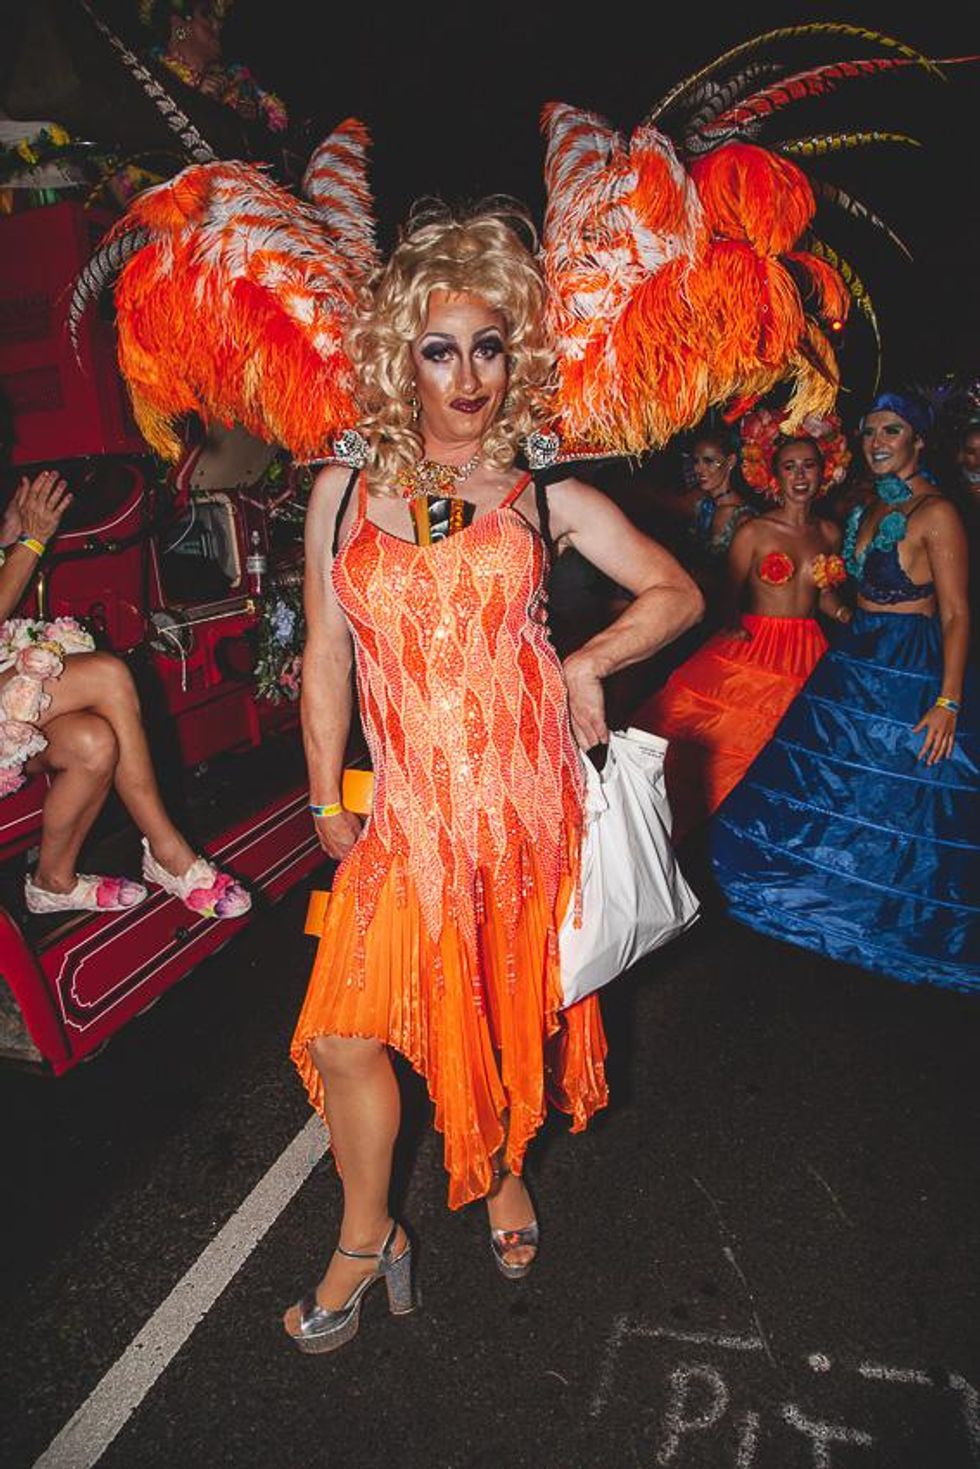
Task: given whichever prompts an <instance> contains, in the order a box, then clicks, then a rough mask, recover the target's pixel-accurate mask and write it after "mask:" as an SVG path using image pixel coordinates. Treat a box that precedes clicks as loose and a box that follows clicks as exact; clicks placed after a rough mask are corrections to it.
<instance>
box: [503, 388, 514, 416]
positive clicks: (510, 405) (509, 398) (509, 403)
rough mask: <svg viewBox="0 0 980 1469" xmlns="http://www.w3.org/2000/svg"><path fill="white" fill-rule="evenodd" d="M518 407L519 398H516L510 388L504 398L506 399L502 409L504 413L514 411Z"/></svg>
mask: <svg viewBox="0 0 980 1469" xmlns="http://www.w3.org/2000/svg"><path fill="white" fill-rule="evenodd" d="M516 407H517V399H516V397H515V395H514V394H513V393H512V392H510V391H509V390H508V392H507V395H506V397H505V398H504V401H503V404H502V406H501V410H500V411H501V412H502V413H513V411H514V409H515V408H516Z"/></svg>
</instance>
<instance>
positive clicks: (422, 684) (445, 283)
mask: <svg viewBox="0 0 980 1469" xmlns="http://www.w3.org/2000/svg"><path fill="white" fill-rule="evenodd" d="M544 300H545V297H544V287H543V282H542V280H541V277H540V273H539V269H538V267H537V265H536V263H535V261H534V259H533V257H532V255H531V254H530V252H529V251H528V249H527V248H526V247H525V245H524V244H522V242H521V240H520V238H519V237H518V235H517V234H516V233H515V231H514V229H512V228H511V226H510V224H509V223H508V221H507V219H506V218H504V217H502V216H500V215H497V214H493V213H487V214H482V215H477V216H475V217H472V218H469V219H466V218H464V219H455V218H453V217H452V216H450V215H448V214H447V215H446V216H445V217H443V218H439V219H436V220H435V221H433V222H431V223H423V224H422V225H421V226H419V227H416V228H414V229H410V231H409V233H408V234H407V235H406V237H405V238H404V239H403V241H402V242H401V244H400V245H399V246H398V248H397V249H396V250H395V251H394V253H393V255H392V257H391V259H390V261H389V263H388V265H387V266H386V268H385V271H384V273H383V274H382V276H381V279H380V282H379V284H378V286H377V287H376V290H375V293H374V298H373V301H372V303H371V304H370V305H369V306H367V307H366V308H365V309H364V310H363V312H362V315H361V316H360V319H359V320H358V321H357V322H356V323H355V326H354V329H353V332H352V335H351V343H352V356H353V358H354V361H355V364H356V366H357V368H358V371H359V374H360V378H361V383H362V389H361V391H362V394H363V402H364V403H365V405H366V407H367V409H368V412H367V414H366V416H365V418H364V419H363V420H362V431H363V433H364V435H365V439H366V448H367V459H366V464H365V469H364V472H363V473H358V472H357V471H355V472H354V474H351V473H350V472H349V471H348V470H346V469H343V468H339V467H338V468H332V469H328V470H326V471H324V472H323V474H322V475H321V476H320V478H319V480H318V482H317V485H316V487H315V489H314V493H313V500H312V502H311V507H310V512H309V520H308V528H307V591H306V599H307V625H308V627H309V630H310V631H309V641H308V644H307V648H306V651H305V654H304V665H303V667H304V674H303V696H302V698H303V705H302V708H303V729H304V738H305V743H306V751H307V761H308V765H309V771H310V790H311V798H312V801H313V803H314V806H313V809H314V814H315V816H316V819H317V827H318V831H319V834H320V840H321V843H322V845H323V847H324V849H325V851H327V852H328V853H329V855H331V856H333V857H336V858H341V859H342V861H341V866H340V868H339V870H338V872H337V875H336V878H335V880H334V887H333V895H332V897H331V900H330V905H329V908H328V910H327V917H326V924H325V927H324V931H323V937H322V939H321V943H320V948H319V952H318V955H317V960H316V964H315V966H314V970H313V975H312V978H311V981H310V986H309V990H308V992H307V996H306V1001H305V1004H304V1006H303V1010H302V1014H301V1015H300V1019H299V1023H298V1026H297V1029H296V1034H295V1037H294V1040H293V1058H294V1060H295V1062H296V1064H297V1066H298V1067H299V1069H300V1072H301V1075H302V1077H303V1079H304V1081H305V1083H306V1086H307V1088H308V1090H309V1093H310V1097H311V1100H312V1101H313V1103H314V1104H315V1105H316V1106H317V1107H318V1108H319V1109H321V1110H322V1111H323V1112H324V1114H325V1116H326V1118H327V1120H328V1122H329V1125H330V1132H331V1139H332V1144H333V1148H334V1151H335V1153H336V1156H337V1161H338V1164H339V1167H340V1170H341V1173H342V1177H343V1182H344V1201H345V1202H344V1217H343V1222H342V1225H341V1234H340V1248H339V1249H338V1251H337V1252H336V1253H335V1255H334V1256H333V1259H332V1261H331V1262H330V1265H329V1267H328V1269H327V1273H326V1275H325V1276H324V1278H323V1280H322V1281H321V1282H320V1284H319V1286H318V1288H317V1290H316V1291H315V1292H311V1293H310V1294H309V1295H308V1296H307V1297H305V1298H304V1300H303V1301H302V1302H300V1304H299V1306H298V1307H296V1308H294V1309H293V1310H292V1311H291V1312H289V1313H288V1315H287V1318H286V1323H285V1324H286V1329H287V1331H288V1332H289V1334H290V1335H291V1336H292V1337H293V1339H294V1340H295V1342H296V1344H297V1346H299V1347H300V1348H301V1349H303V1350H307V1351H324V1350H330V1349H331V1348H332V1347H334V1346H340V1345H341V1344H342V1343H343V1342H344V1341H346V1340H347V1338H348V1337H349V1336H350V1335H352V1334H353V1330H354V1329H356V1325H357V1319H356V1306H357V1303H358V1301H359V1299H360V1293H361V1292H362V1290H363V1289H364V1288H365V1285H366V1283H367V1282H368V1281H370V1280H371V1279H374V1278H377V1274H378V1270H379V1262H380V1263H383V1264H384V1266H385V1268H386V1269H389V1270H390V1271H394V1272H395V1274H394V1277H391V1278H393V1279H395V1280H398V1279H400V1278H401V1276H400V1275H399V1271H401V1275H405V1276H407V1271H408V1244H407V1241H406V1237H405V1234H404V1232H403V1230H402V1229H401V1227H400V1226H399V1227H396V1226H394V1225H392V1223H391V1220H390V1217H389V1214H388V1195H389V1189H390V1174H391V1158H392V1149H393V1147H394V1143H395V1138H396V1135H397V1132H398V1127H399V1097H398V1087H397V1084H396V1081H395V1078H394V1074H393V1072H392V1068H391V1061H390V1057H389V1052H388V1048H389V1047H391V1048H394V1049H396V1050H398V1051H401V1052H402V1054H403V1055H405V1056H406V1057H407V1058H408V1059H409V1060H410V1061H411V1063H412V1065H413V1066H414V1067H415V1068H416V1069H417V1070H418V1071H419V1072H420V1073H421V1074H422V1075H423V1076H424V1077H425V1078H426V1082H427V1085H428V1089H429V1093H430V1096H431V1097H432V1099H433V1102H434V1104H435V1122H436V1126H437V1127H438V1128H439V1129H440V1131H442V1132H443V1133H444V1136H445V1161H446V1166H447V1169H448V1172H449V1202H450V1204H451V1205H453V1206H454V1207H459V1206H460V1205H462V1204H465V1203H468V1202H470V1201H472V1200H476V1199H482V1198H487V1199H488V1206H489V1215H490V1226H491V1234H490V1241H491V1244H492V1246H493V1250H494V1256H495V1258H496V1260H497V1263H498V1266H499V1267H500V1269H501V1271H502V1273H503V1274H504V1275H505V1276H507V1277H509V1278H512V1277H515V1276H518V1275H522V1274H524V1273H526V1271H527V1269H528V1267H529V1265H530V1263H531V1260H532V1259H533V1257H534V1254H535V1251H536V1248H537V1240H538V1235H537V1224H536V1220H535V1217H534V1210H533V1207H532V1204H531V1201H530V1198H529V1196H528V1193H527V1190H526V1188H525V1186H524V1183H523V1181H522V1179H521V1177H520V1175H521V1172H522V1168H523V1161H524V1153H525V1149H526V1148H527V1145H528V1142H529V1141H530V1139H531V1138H532V1137H533V1135H534V1134H535V1132H536V1131H537V1129H538V1128H539V1127H540V1125H541V1123H542V1121H543V1118H544V1113H545V1106H546V1100H547V1097H548V1095H549V1094H550V1096H551V1098H552V1099H553V1100H554V1101H555V1102H556V1103H557V1104H558V1105H559V1106H560V1107H562V1108H563V1109H564V1110H566V1111H568V1112H569V1113H570V1114H571V1115H572V1118H573V1128H574V1130H576V1131H577V1130H579V1129H581V1128H583V1127H584V1126H585V1124H586V1122H587V1121H588V1119H589V1117H590V1116H591V1114H592V1113H593V1112H594V1111H595V1110H596V1108H598V1107H601V1106H602V1105H603V1104H604V1102H605V1100H606V1084H605V1078H604V1072H603V1058H604V1054H605V1041H604V1038H603V1031H602V1024H601V1020H600V1016H599V1007H598V1000H597V998H596V996H594V995H592V996H590V997H588V998H587V999H585V1000H582V1001H579V1002H578V1003H576V1004H574V1005H572V1006H570V1007H569V1008H568V1009H567V1010H564V1011H563V1010H562V1009H561V1003H562V1001H561V987H560V982H559V969H558V949H557V931H558V928H559V926H560V924H561V921H562V917H563V914H564V912H565V909H566V906H567V904H568V903H569V901H570V898H571V895H572V892H573V888H574V885H575V875H576V872H577V867H578V849H579V840H580V833H581V827H582V815H581V802H582V789H581V779H582V777H581V769H580V764H579V757H578V755H577V752H576V749H575V745H576V741H577V743H578V745H579V746H580V747H582V748H583V749H587V748H589V747H590V746H593V745H596V744H598V743H601V742H602V741H604V740H605V739H606V737H607V731H606V727H605V718H604V713H603V696H602V679H603V678H604V677H605V676H606V675H608V674H609V673H611V672H613V671H614V670H616V669H619V668H622V667H624V666H625V665H626V664H628V663H631V662H634V661H637V660H639V659H641V658H644V657H646V656H648V654H649V653H650V652H652V651H653V650H655V649H657V648H660V647H662V646H663V645H664V644H665V643H666V642H668V641H669V640H670V639H671V638H674V637H676V636H677V635H678V634H679V633H681V632H683V631H684V630H685V629H686V628H688V627H690V626H691V625H692V624H693V623H694V622H695V621H696V619H697V617H698V616H699V615H700V612H701V598H700V595H699V593H698V592H697V589H696V587H695V585H694V583H693V582H692V581H691V580H690V578H689V577H688V576H687V574H686V573H685V572H684V571H683V570H682V568H681V567H680V566H679V565H678V564H677V562H675V561H674V559H673V558H672V557H671V556H670V555H669V554H668V553H667V552H666V551H664V550H663V549H662V548H661V547H659V546H658V545H657V544H656V543H655V542H653V541H650V540H649V539H647V538H646V537H645V536H643V535H641V534H640V532H639V531H637V530H636V529H635V528H634V527H633V526H632V525H631V524H630V522H629V521H628V520H627V519H626V517H625V516H624V515H623V514H622V513H621V512H620V511H619V510H618V509H617V508H616V507H615V506H614V505H613V504H612V502H611V501H608V500H607V499H606V498H605V497H604V496H602V495H600V494H599V493H598V492H597V491H595V490H593V489H591V488H590V487H589V486H588V485H585V484H583V483H581V482H579V481H577V480H575V479H572V478H566V479H563V480H560V481H559V482H555V483H552V485H551V486H550V487H549V489H548V490H547V491H543V490H539V491H538V492H537V493H536V492H535V485H534V481H533V480H532V477H531V475H530V474H528V473H523V474H522V473H520V472H519V471H518V470H517V469H516V468H515V467H514V458H515V455H516V452H517V446H518V442H519V440H520V439H522V438H523V437H524V436H525V434H526V432H527V430H528V429H530V428H531V426H532V424H533V405H534V401H535V396H536V394H537V392H538V391H539V390H540V388H541V387H543V385H544V383H545V381H546V379H547V375H548V373H549V371H550V366H551V353H550V351H549V349H548V346H547V340H546V337H545V336H544V334H543V321H542V315H543V307H544ZM428 496H434V497H436V499H439V498H441V497H446V496H449V497H451V498H452V499H454V500H456V502H457V503H458V505H459V506H460V510H461V513H463V514H465V515H470V514H471V515H472V519H470V520H469V522H468V523H467V524H464V525H463V526H462V528H461V529H459V530H458V531H457V532H455V533H453V532H451V533H449V534H448V535H446V536H445V537H444V538H443V539H441V540H438V541H436V540H434V538H433V541H432V543H431V544H425V541H426V538H427V537H426V536H422V535H419V534H418V533H417V531H418V525H419V517H420V514H421V515H422V517H423V518H424V516H425V513H426V512H425V510H424V506H425V503H426V499H427V497H428ZM546 522H547V524H546ZM413 525H414V526H415V528H416V531H415V533H413ZM546 536H547V537H548V539H550V540H551V541H552V542H553V543H554V544H555V545H557V546H558V547H559V548H561V547H564V546H566V545H568V546H572V547H574V548H575V549H576V550H578V551H579V552H580V553H581V554H582V555H583V556H585V557H586V558H587V559H588V560H589V561H591V562H592V563H593V564H594V565H596V566H597V567H599V569H600V570H601V571H602V572H604V573H605V574H606V575H608V576H610V577H611V578H612V579H613V580H615V581H616V582H617V583H619V584H620V585H623V586H625V587H627V588H628V589H629V590H630V591H631V592H632V593H633V594H634V598H635V600H634V601H633V602H632V603H631V604H630V606H629V607H628V608H627V610H626V611H625V612H624V613H623V614H622V615H621V616H620V617H619V619H618V620H617V621H616V622H615V623H613V625H612V626H611V627H609V628H607V629H606V630H604V631H603V632H600V633H599V634H597V635H596V636H595V637H594V638H592V639H591V640H590V641H589V642H588V643H586V644H585V645H584V647H582V648H580V649H578V650H577V651H576V652H575V653H573V654H571V655H570V656H569V657H568V658H567V659H566V660H565V663H564V666H562V665H561V664H560V663H559V661H558V657H557V655H556V654H555V652H554V650H553V649H552V647H551V645H550V643H549V641H548V638H547V634H546V631H545V625H544V612H543V606H542V598H543V588H544V576H545V570H546V563H547V552H546V540H545V537H546ZM331 547H335V548H336V549H335V552H333V553H332V551H331ZM352 661H356V667H357V685H358V701H359V707H360V713H361V717H362V720H363V723H364V728H365V733H366V736H367V740H368V745H369V748H370V751H371V756H372V765H373V769H374V775H375V794H374V803H373V807H372V811H371V817H370V820H369V822H368V824H367V825H366V826H365V827H364V828H363V830H362V829H361V824H360V821H359V819H358V818H357V817H356V816H354V815H353V814H352V813H350V812H349V811H345V810H343V809H342V807H341V805H340V782H341V776H342V770H343V757H344V750H345V747H346V744H347V737H348V726H349V721H350V714H351V697H350V682H349V674H350V669H351V664H352ZM399 1261H401V1262H403V1263H402V1265H401V1266H399V1265H398V1263H397V1262H399ZM392 1289H394V1290H395V1294H394V1295H393V1296H392V1305H393V1309H401V1308H403V1307H407V1304H408V1297H407V1296H406V1295H405V1294H404V1292H403V1291H402V1286H397V1288H396V1287H392ZM405 1289H407V1287H405ZM400 1291H402V1294H399V1292H400ZM399 1303H400V1304H399Z"/></svg>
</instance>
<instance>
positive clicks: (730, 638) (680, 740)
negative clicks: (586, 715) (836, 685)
mask: <svg viewBox="0 0 980 1469" xmlns="http://www.w3.org/2000/svg"><path fill="white" fill-rule="evenodd" d="M742 629H743V632H746V633H748V634H749V636H748V638H745V637H739V636H738V635H733V634H731V633H729V632H721V633H716V634H715V636H714V637H712V638H709V639H708V641H707V642H706V643H705V644H704V646H703V647H701V648H699V649H698V650H697V652H696V653H693V654H692V655H691V657H690V658H688V659H687V661H686V662H684V663H682V664H681V666H680V667H679V668H677V669H675V670H674V672H673V673H672V674H671V676H670V678H669V679H668V680H667V682H666V684H665V685H664V687H663V688H662V689H661V690H660V691H659V692H658V693H656V694H654V696H653V698H652V699H649V700H647V702H646V703H645V704H644V705H643V706H642V707H641V708H640V709H639V710H637V712H636V714H635V715H634V716H633V720H632V723H633V724H635V725H637V726H638V727H639V728H640V729H647V730H650V731H651V732H652V733H654V734H658V735H662V736H663V738H664V739H666V740H668V741H669V742H670V743H669V747H668V750H667V755H666V758H665V761H664V778H665V780H666V783H667V796H668V799H669V801H670V808H671V812H672V814H673V836H674V840H675V842H679V841H681V840H682V838H683V837H684V836H685V835H686V834H687V833H688V832H689V831H691V830H692V829H693V828H694V827H695V826H697V825H699V824H700V823H701V822H703V821H705V820H706V819H707V818H708V817H709V816H710V815H711V813H712V812H713V811H715V810H716V809H717V808H718V807H719V806H720V805H721V803H722V801H723V800H724V799H725V797H726V796H727V795H728V793H729V791H731V790H732V789H733V788H734V787H735V786H736V785H737V784H738V782H739V781H740V780H741V779H742V777H743V776H744V774H745V772H746V771H747V770H748V768H749V766H750V765H751V764H752V761H753V760H754V759H755V757H756V756H757V755H758V753H759V751H760V750H761V749H762V748H763V746H764V745H766V744H768V743H769V741H770V740H771V739H772V737H773V735H774V734H775V732H776V726H777V725H778V724H779V721H780V720H781V719H782V717H783V715H784V714H785V713H786V710H787V709H788V708H789V706H790V704H791V703H792V702H793V700H794V699H795V698H796V696H797V694H798V693H799V692H800V689H801V688H802V687H803V685H804V684H805V683H806V681H807V679H808V678H809V677H810V674H811V673H812V672H813V670H814V668H815V667H816V665H817V663H818V662H819V660H820V659H821V658H822V657H823V655H824V653H825V652H826V651H827V647H828V644H827V639H826V638H825V637H824V635H823V632H822V631H821V629H820V625H819V623H818V622H817V621H816V619H815V618H812V617H764V616H761V615H760V614H756V613H746V614H745V615H744V616H743V617H742Z"/></svg>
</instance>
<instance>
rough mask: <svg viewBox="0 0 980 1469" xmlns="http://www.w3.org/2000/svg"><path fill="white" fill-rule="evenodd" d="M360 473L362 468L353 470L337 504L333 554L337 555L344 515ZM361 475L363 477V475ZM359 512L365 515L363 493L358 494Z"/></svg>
mask: <svg viewBox="0 0 980 1469" xmlns="http://www.w3.org/2000/svg"><path fill="white" fill-rule="evenodd" d="M359 474H360V470H358V469H355V470H353V471H352V472H351V477H350V479H349V480H348V481H347V483H346V485H345V486H344V493H343V494H342V495H341V497H340V504H339V505H338V506H337V514H336V515H335V516H334V522H333V544H332V546H331V548H330V554H331V556H336V554H337V549H338V547H339V546H340V527H341V524H342V522H343V519H344V515H345V513H346V511H347V506H348V505H349V504H350V497H351V495H352V493H353V490H354V486H355V484H356V483H357V477H358V475H359ZM361 477H362V478H363V476H361ZM358 514H359V515H360V516H361V517H363V515H364V496H363V494H360V495H358Z"/></svg>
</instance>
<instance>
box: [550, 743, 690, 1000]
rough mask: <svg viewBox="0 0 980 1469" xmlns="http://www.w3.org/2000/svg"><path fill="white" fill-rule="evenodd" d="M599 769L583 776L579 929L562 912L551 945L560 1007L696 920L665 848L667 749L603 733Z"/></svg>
mask: <svg viewBox="0 0 980 1469" xmlns="http://www.w3.org/2000/svg"><path fill="white" fill-rule="evenodd" d="M607 748H608V753H607V755H606V763H605V766H604V767H603V769H602V771H601V772H599V771H597V770H596V768H595V766H594V765H593V764H592V762H591V760H589V759H587V758H586V757H585V756H584V755H583V756H582V763H583V766H584V769H585V779H586V796H585V820H586V829H585V834H584V840H583V844H582V921H581V926H580V927H576V926H575V913H574V904H572V903H570V904H569V909H568V912H567V913H566V915H565V918H564V921H563V923H562V926H561V930H560V932H559V935H558V946H559V953H560V956H561V987H562V993H563V995H564V1000H563V1005H566V1006H567V1005H572V1004H574V1003H575V1001H576V1000H581V999H583V998H584V997H585V996H586V995H590V994H591V993H592V992H593V990H597V989H599V988H600V986H601V985H604V984H608V983H609V981H610V980H611V979H615V978H616V976H617V974H621V973H622V972H623V970H624V969H628V968H629V966H630V965H631V964H634V963H635V962H636V960H637V959H639V958H641V957H642V956H643V955H644V954H648V953H650V951H651V950H652V949H657V948H659V947H660V945H661V944H665V943H667V942H668V941H669V940H670V939H672V938H674V936H675V935H676V934H679V933H681V932H682V931H683V930H684V929H685V928H687V927H688V926H689V925H690V924H691V923H693V922H694V920H695V918H696V917H697V916H698V908H699V905H698V900H697V898H696V897H695V895H694V893H693V892H692V891H691V889H690V888H689V887H688V885H687V883H686V882H685V881H684V878H683V876H682V874H681V871H680V868H679V867H678V866H677V861H676V858H675V857H674V849H673V847H672V846H671V843H670V805H669V803H668V801H667V790H666V787H665V785H664V754H665V753H666V750H667V741H666V740H662V739H660V737H659V736H658V735H653V734H647V733H646V732H645V731H644V730H641V729H628V730H625V731H623V730H615V731H612V732H610V736H609V745H608V747H607Z"/></svg>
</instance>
